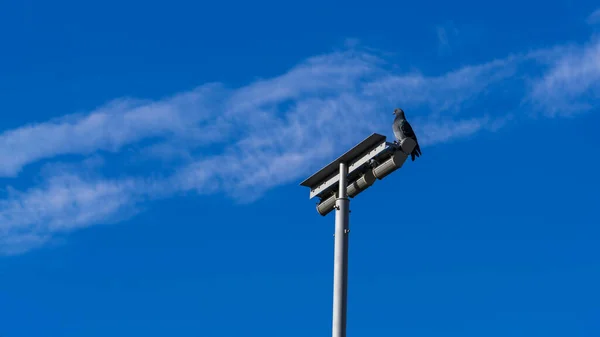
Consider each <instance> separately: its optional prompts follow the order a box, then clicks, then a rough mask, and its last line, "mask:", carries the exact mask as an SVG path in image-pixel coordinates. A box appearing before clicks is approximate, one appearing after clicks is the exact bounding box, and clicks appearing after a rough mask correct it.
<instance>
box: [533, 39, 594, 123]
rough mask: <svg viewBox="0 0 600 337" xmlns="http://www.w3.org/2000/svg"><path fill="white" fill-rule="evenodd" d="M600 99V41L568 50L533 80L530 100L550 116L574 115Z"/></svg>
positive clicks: (590, 107) (588, 108) (591, 106)
mask: <svg viewBox="0 0 600 337" xmlns="http://www.w3.org/2000/svg"><path fill="white" fill-rule="evenodd" d="M599 98H600V39H598V38H593V39H592V40H591V41H590V42H588V43H587V44H585V45H583V46H577V47H574V48H569V49H565V50H564V52H563V53H562V54H561V55H560V56H558V57H557V58H556V59H555V60H554V61H553V62H552V64H551V65H550V67H549V69H548V70H547V71H546V73H545V74H544V75H543V76H541V77H540V78H538V79H536V80H535V81H533V83H532V86H531V94H530V99H531V100H532V101H533V102H534V103H535V104H536V105H537V106H538V108H541V109H542V111H543V112H544V113H545V114H547V115H549V116H556V115H572V114H574V113H578V112H583V111H588V110H591V109H593V108H595V107H596V106H597V102H598V99H599Z"/></svg>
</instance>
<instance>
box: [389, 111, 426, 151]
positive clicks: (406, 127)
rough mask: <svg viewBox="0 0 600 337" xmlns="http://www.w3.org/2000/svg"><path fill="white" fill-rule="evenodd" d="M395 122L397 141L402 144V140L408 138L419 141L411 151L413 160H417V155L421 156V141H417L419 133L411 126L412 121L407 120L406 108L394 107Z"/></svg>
mask: <svg viewBox="0 0 600 337" xmlns="http://www.w3.org/2000/svg"><path fill="white" fill-rule="evenodd" d="M394 115H395V116H396V118H394V123H393V124H392V129H393V130H394V136H396V141H397V142H396V143H397V144H398V145H400V144H401V143H402V140H404V139H406V138H411V139H413V140H414V141H415V143H417V145H415V148H414V149H413V150H412V152H411V153H410V156H411V158H412V160H413V161H415V157H419V156H421V147H419V142H418V141H417V135H415V132H414V131H413V128H412V127H411V126H410V123H408V121H407V120H406V116H404V110H402V109H400V108H396V109H394Z"/></svg>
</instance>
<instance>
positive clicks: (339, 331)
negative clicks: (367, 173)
mask: <svg viewBox="0 0 600 337" xmlns="http://www.w3.org/2000/svg"><path fill="white" fill-rule="evenodd" d="M347 176H348V166H347V165H346V163H340V186H339V188H340V189H339V192H338V198H337V200H336V206H337V207H336V208H337V210H336V213H335V242H334V251H335V255H334V260H333V328H332V330H333V331H332V336H333V337H346V307H347V293H348V234H349V232H350V227H349V222H348V220H349V216H350V209H349V206H350V200H349V199H348V195H347V192H346V188H347V186H348V177H347Z"/></svg>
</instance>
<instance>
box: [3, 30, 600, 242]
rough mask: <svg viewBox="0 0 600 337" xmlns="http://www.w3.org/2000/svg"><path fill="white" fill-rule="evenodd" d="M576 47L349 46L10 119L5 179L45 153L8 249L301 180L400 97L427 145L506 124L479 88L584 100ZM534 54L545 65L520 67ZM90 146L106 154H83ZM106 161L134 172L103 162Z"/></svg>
mask: <svg viewBox="0 0 600 337" xmlns="http://www.w3.org/2000/svg"><path fill="white" fill-rule="evenodd" d="M561 48H562V47H561ZM567 49H568V50H569V54H564V53H557V52H552V51H553V50H555V49H548V50H538V51H533V52H528V53H525V54H518V55H516V56H509V57H505V58H502V59H497V60H491V61H490V62H488V63H485V64H480V65H472V66H467V67H463V68H460V69H455V70H452V71H449V72H447V73H443V74H438V75H424V74H422V73H419V72H413V73H395V72H393V71H391V70H390V67H389V63H391V62H393V60H390V59H386V58H383V57H381V56H378V55H375V54H373V53H370V52H366V51H364V50H362V49H360V48H354V47H352V48H350V49H347V50H343V51H338V52H333V53H329V54H324V55H320V56H316V57H313V58H310V59H308V60H306V61H304V62H302V63H301V64H299V65H297V66H296V67H293V68H292V69H290V70H289V71H287V72H286V73H284V74H282V75H280V76H277V77H274V78H268V79H263V80H260V81H257V82H255V83H251V84H249V85H247V86H244V87H240V88H229V87H227V86H226V85H224V84H219V83H211V84H206V85H202V86H200V87H198V88H196V89H194V90H191V91H189V92H184V93H179V94H175V95H173V96H171V97H166V98H164V99H160V100H157V101H139V100H135V99H119V100H115V101H113V102H111V103H109V104H107V105H105V106H102V107H100V108H98V109H95V110H94V111H91V112H90V113H88V114H82V115H67V116H64V117H61V118H59V119H55V120H51V121H48V122H45V123H39V124H32V125H28V126H24V127H21V128H18V129H14V130H7V131H5V132H3V133H2V134H0V176H4V177H8V178H5V180H7V181H10V177H15V176H17V175H18V174H19V172H20V171H21V170H22V169H23V167H25V166H27V165H30V164H32V163H35V162H39V161H40V160H43V159H45V160H47V161H48V162H49V164H47V165H46V166H45V167H46V168H45V169H44V171H43V172H44V173H43V176H42V183H41V184H38V185H35V184H34V185H33V186H32V187H30V188H29V189H24V190H20V191H19V190H16V189H14V188H12V187H7V188H6V193H5V196H4V198H3V199H2V200H0V251H2V252H4V253H18V252H23V251H26V250H27V249H30V248H32V247H35V246H38V245H41V244H43V243H44V242H47V240H50V239H52V238H53V237H55V236H60V235H62V234H64V233H67V232H69V231H72V230H75V229H78V228H82V227H87V226H91V225H95V224H104V223H110V222H115V221H118V220H120V219H123V218H125V217H127V216H130V215H132V214H135V213H136V212H137V211H139V210H140V207H143V206H144V205H145V203H146V202H147V201H148V200H152V199H158V198H164V197H170V196H173V195H176V194H178V193H182V192H190V191H193V192H195V193H199V194H212V193H223V194H227V195H229V196H231V197H232V198H234V199H236V200H239V201H251V200H252V198H249V197H248V195H252V196H253V197H257V196H259V195H260V194H261V193H263V192H265V191H266V190H268V189H269V188H272V187H274V186H279V185H282V184H287V183H291V182H296V181H298V180H299V179H300V178H302V177H303V176H304V175H306V174H307V173H310V172H311V170H314V169H315V168H318V167H320V166H321V165H322V164H323V163H324V162H327V161H328V160H330V159H331V158H332V157H334V156H335V155H336V154H337V153H338V152H339V151H341V150H343V149H345V148H347V147H348V146H351V145H353V144H355V143H356V142H357V141H360V140H361V139H362V138H364V137H365V136H366V135H368V134H370V133H372V132H380V133H386V134H388V135H389V134H391V128H390V116H391V114H390V111H391V109H393V108H394V107H396V106H401V107H403V108H405V109H406V110H407V113H408V114H409V116H410V118H411V120H412V121H413V125H414V127H415V128H416V129H417V130H419V137H420V140H421V142H422V145H423V146H424V147H426V146H432V145H434V144H437V143H442V142H448V141H451V140H453V139H457V138H461V137H466V136H472V135H474V134H476V133H477V132H479V131H481V130H492V131H493V130H497V129H498V128H500V127H501V126H502V125H503V124H504V123H505V122H506V121H508V120H509V119H508V118H507V117H508V115H507V112H506V111H505V109H503V108H501V107H499V108H497V109H494V108H493V107H486V109H485V110H481V109H479V108H480V107H481V106H477V105H474V103H473V102H477V101H478V100H480V101H481V100H484V99H485V100H487V99H488V98H489V97H490V96H493V95H496V96H498V95H499V96H500V97H504V96H503V95H505V92H504V91H503V90H505V88H506V87H510V88H513V89H511V90H513V92H512V93H511V96H510V97H513V99H514V101H515V102H514V103H515V107H518V106H519V103H520V102H521V101H525V102H531V103H533V105H531V107H535V108H537V109H544V110H545V111H547V112H548V113H550V114H553V113H556V111H557V110H556V109H555V108H557V107H560V109H558V110H560V111H562V112H565V113H566V112H567V111H568V112H569V113H575V112H579V111H580V110H586V109H587V108H588V107H589V106H590V105H591V104H593V103H596V102H597V98H598V96H597V93H598V91H597V89H598V74H599V71H598V59H600V50H599V48H598V43H597V41H596V40H592V41H591V42H590V43H588V44H587V45H585V46H576V47H574V48H567ZM525 62H533V63H534V64H535V65H536V67H537V68H536V67H534V68H535V69H536V71H538V70H539V68H541V69H544V71H543V73H542V75H541V76H540V75H539V73H537V72H534V73H528V72H527V71H526V70H524V67H523V64H524V63H525ZM527 81H529V82H527ZM524 83H527V84H528V86H526V85H525V84H524ZM518 84H521V85H518ZM514 88H517V89H514ZM500 89H501V90H500ZM551 101H552V104H550V102H551ZM134 148H135V149H136V150H135V151H133V150H132V149H134ZM66 155H69V156H66ZM90 156H92V157H91V158H102V157H104V158H105V162H101V163H97V162H94V161H92V162H91V163H92V164H90V162H85V161H86V160H89V158H90ZM111 156H117V157H118V159H111V158H112V157H111ZM73 158H75V159H73ZM127 158H129V159H131V158H135V160H136V161H137V162H138V163H141V164H142V165H143V164H144V163H148V162H153V163H155V162H156V161H157V160H158V161H159V163H160V165H148V167H146V168H145V169H144V170H140V171H139V172H137V173H132V172H128V171H127V170H126V169H125V168H124V167H121V166H122V165H123V164H122V163H123V162H124V159H127ZM84 162H85V164H83V163H84ZM61 163H62V164H61ZM65 163H66V164H65ZM101 165H109V166H111V165H112V166H114V167H121V168H123V170H120V171H121V172H125V174H124V175H120V176H110V175H109V174H104V175H102V174H101V172H103V170H102V169H99V168H98V166H101ZM119 165H121V166H119ZM150 167H153V168H156V169H154V170H153V169H150ZM105 173H106V172H105ZM248 191H252V192H253V193H252V194H250V193H248Z"/></svg>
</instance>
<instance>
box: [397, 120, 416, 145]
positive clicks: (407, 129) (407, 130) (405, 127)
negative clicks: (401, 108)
mask: <svg viewBox="0 0 600 337" xmlns="http://www.w3.org/2000/svg"><path fill="white" fill-rule="evenodd" d="M400 130H402V133H403V134H404V136H405V137H408V138H413V139H414V140H415V141H416V140H417V135H415V132H414V131H413V129H412V126H410V123H408V121H404V122H402V123H401V124H400Z"/></svg>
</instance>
